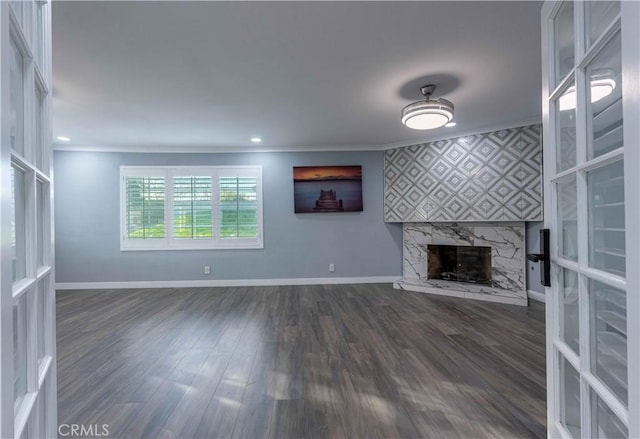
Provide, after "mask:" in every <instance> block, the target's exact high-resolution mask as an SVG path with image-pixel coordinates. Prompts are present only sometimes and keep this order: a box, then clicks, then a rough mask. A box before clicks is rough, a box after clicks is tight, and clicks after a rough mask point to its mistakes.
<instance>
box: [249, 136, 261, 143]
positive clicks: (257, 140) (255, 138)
mask: <svg viewBox="0 0 640 439" xmlns="http://www.w3.org/2000/svg"><path fill="white" fill-rule="evenodd" d="M251 141H252V142H253V143H260V142H262V139H261V138H260V137H252V138H251Z"/></svg>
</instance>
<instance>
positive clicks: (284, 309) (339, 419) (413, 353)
mask: <svg viewBox="0 0 640 439" xmlns="http://www.w3.org/2000/svg"><path fill="white" fill-rule="evenodd" d="M57 312H58V317H57V318H58V327H57V331H58V332H57V338H58V404H59V406H58V412H59V413H58V415H59V424H83V425H86V426H89V425H96V424H97V425H100V426H101V425H103V424H107V425H108V430H109V437H110V438H114V437H122V438H138V437H145V438H152V437H175V438H190V437H199V438H240V437H244V438H262V437H270V438H279V439H285V438H302V437H305V438H375V437H380V438H392V437H406V438H418V437H421V438H437V437H442V438H454V437H465V438H484V437H499V438H512V437H518V438H519V437H545V436H546V424H545V422H546V421H545V416H546V403H545V387H546V385H545V358H544V356H545V347H544V307H543V306H542V305H541V304H539V303H536V302H532V304H531V306H529V307H528V308H524V307H517V306H510V305H500V304H495V303H485V302H478V301H470V300H464V299H453V298H444V297H438V296H433V295H426V294H420V293H411V292H406V291H398V290H393V289H392V288H391V286H390V285H387V284H384V285H383V284H375V285H339V286H336V285H324V286H291V287H250V288H249V287H247V288H243V287H237V288H191V289H153V290H152V289H146V290H108V291H105V290H103V291H59V292H58V299H57Z"/></svg>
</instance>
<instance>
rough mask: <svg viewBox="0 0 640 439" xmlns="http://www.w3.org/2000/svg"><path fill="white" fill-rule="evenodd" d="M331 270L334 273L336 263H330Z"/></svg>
mask: <svg viewBox="0 0 640 439" xmlns="http://www.w3.org/2000/svg"><path fill="white" fill-rule="evenodd" d="M329 271H330V272H332V273H333V272H334V271H336V266H335V265H333V264H329Z"/></svg>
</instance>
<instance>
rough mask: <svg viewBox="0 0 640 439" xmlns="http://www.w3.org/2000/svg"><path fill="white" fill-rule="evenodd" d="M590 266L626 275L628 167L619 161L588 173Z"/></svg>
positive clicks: (618, 274)
mask: <svg viewBox="0 0 640 439" xmlns="http://www.w3.org/2000/svg"><path fill="white" fill-rule="evenodd" d="M587 190H588V196H589V200H588V201H589V204H588V205H589V265H590V266H591V267H593V268H597V269H600V270H603V271H607V272H609V273H611V274H615V275H617V276H625V274H626V267H625V265H626V259H625V248H626V245H625V223H624V169H623V162H622V161H617V162H614V163H612V164H609V165H606V166H603V167H602V168H599V169H597V170H595V171H591V172H589V173H587Z"/></svg>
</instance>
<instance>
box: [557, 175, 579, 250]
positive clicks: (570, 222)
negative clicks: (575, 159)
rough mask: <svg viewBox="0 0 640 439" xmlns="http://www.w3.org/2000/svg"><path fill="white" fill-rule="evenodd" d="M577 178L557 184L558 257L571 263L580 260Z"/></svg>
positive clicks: (570, 178)
mask: <svg viewBox="0 0 640 439" xmlns="http://www.w3.org/2000/svg"><path fill="white" fill-rule="evenodd" d="M577 196H578V193H577V187H576V176H575V175H570V176H568V177H566V178H564V179H562V180H560V181H559V182H558V183H557V198H558V225H557V228H556V233H557V239H558V253H559V254H558V256H560V257H562V258H565V259H569V260H571V261H577V260H578V206H577V204H576V200H577Z"/></svg>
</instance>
